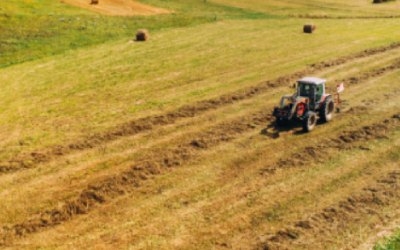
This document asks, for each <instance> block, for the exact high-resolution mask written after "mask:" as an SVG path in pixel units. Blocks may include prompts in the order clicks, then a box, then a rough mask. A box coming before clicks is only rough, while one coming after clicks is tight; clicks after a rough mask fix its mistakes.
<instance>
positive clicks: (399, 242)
mask: <svg viewBox="0 0 400 250" xmlns="http://www.w3.org/2000/svg"><path fill="white" fill-rule="evenodd" d="M398 249H400V229H399V230H397V232H396V233H395V234H394V235H393V236H392V237H390V238H386V239H384V240H382V241H381V242H379V243H378V244H377V245H376V246H375V247H374V250H398Z"/></svg>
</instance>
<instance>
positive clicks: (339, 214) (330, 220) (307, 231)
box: [258, 171, 400, 249]
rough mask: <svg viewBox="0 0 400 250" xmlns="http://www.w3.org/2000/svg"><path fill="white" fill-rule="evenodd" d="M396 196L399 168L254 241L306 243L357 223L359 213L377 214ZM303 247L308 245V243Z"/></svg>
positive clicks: (271, 245) (276, 245)
mask: <svg viewBox="0 0 400 250" xmlns="http://www.w3.org/2000/svg"><path fill="white" fill-rule="evenodd" d="M399 199H400V171H392V172H390V173H389V174H387V175H386V176H385V177H383V178H380V179H379V180H377V181H376V184H375V185H374V186H365V187H364V188H363V189H362V190H361V191H358V192H354V194H353V195H351V196H349V197H348V198H347V199H344V200H342V201H340V202H338V203H336V204H334V205H331V206H329V207H326V208H324V209H323V210H322V211H320V212H319V213H315V214H312V215H310V216H308V217H307V218H304V219H302V220H299V221H297V222H295V223H294V224H293V226H291V227H287V228H284V229H280V230H278V231H277V232H276V233H275V234H274V235H272V236H270V237H269V238H268V239H267V240H266V241H265V242H260V243H258V248H259V249H286V248H287V247H288V246H290V247H295V246H297V247H300V248H301V246H303V247H304V246H305V245H306V244H305V243H304V242H312V240H311V239H312V238H314V237H316V236H319V237H321V235H322V236H323V235H327V234H329V233H332V232H333V233H337V232H338V231H343V230H344V228H345V227H346V225H348V224H350V223H357V221H359V217H360V216H371V215H378V214H379V211H381V210H382V209H384V207H388V206H390V205H392V204H394V203H395V202H398V201H399ZM325 239H326V238H325ZM299 241H302V242H303V243H301V242H299ZM307 246H308V247H310V244H307ZM349 247H350V245H349Z"/></svg>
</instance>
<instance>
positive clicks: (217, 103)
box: [0, 42, 400, 174]
mask: <svg viewBox="0 0 400 250" xmlns="http://www.w3.org/2000/svg"><path fill="white" fill-rule="evenodd" d="M397 48H400V42H397V43H392V44H390V45H389V46H384V47H378V48H373V49H367V50H364V51H361V52H358V53H355V54H352V55H348V56H343V57H340V58H338V59H334V60H330V61H322V62H319V63H315V64H311V65H310V66H309V67H308V68H306V69H304V70H301V71H297V72H295V73H292V74H288V75H286V76H281V77H278V78H277V79H274V80H268V81H265V82H262V83H260V84H258V85H256V86H253V87H249V88H246V89H242V90H239V91H235V92H233V93H229V94H225V95H222V96H219V97H216V98H213V99H209V100H204V101H199V102H197V103H195V104H192V105H185V106H183V107H181V108H178V109H177V110H174V111H171V112H168V113H167V114H164V115H155V116H149V117H144V118H140V119H137V120H133V121H131V122H128V123H125V124H122V125H120V126H118V127H115V128H114V129H111V130H109V131H106V132H104V133H98V134H95V135H91V136H88V137H87V138H85V139H83V140H81V141H76V142H74V143H70V144H68V145H57V146H53V147H50V148H47V149H43V150H41V151H33V152H28V153H21V154H19V155H16V156H14V157H13V158H12V159H10V160H8V161H4V162H0V174H1V173H12V172H16V171H19V170H23V169H28V168H33V167H35V166H36V165H38V164H42V163H46V162H49V161H51V160H52V159H54V158H57V157H60V156H63V155H67V154H70V153H73V152H78V151H81V150H86V149H91V148H95V147H96V146H98V145H101V144H104V143H107V142H111V141H115V140H117V139H119V138H122V137H126V136H133V135H136V134H139V133H142V132H146V131H150V130H152V129H153V128H154V127H157V126H163V125H171V124H174V123H176V122H177V121H178V120H180V119H183V118H191V117H195V116H198V115H200V114H202V113H204V112H206V111H209V110H212V109H217V108H219V107H222V106H225V105H228V104H233V103H236V102H239V101H242V100H245V99H250V98H252V97H254V96H256V95H259V94H261V93H263V92H265V91H268V90H270V89H272V88H278V87H280V86H282V85H285V84H289V83H290V82H292V81H294V80H296V79H298V78H300V77H302V76H304V75H309V74H315V73H317V72H319V71H322V70H324V69H327V68H330V67H334V66H339V65H342V64H345V63H347V62H349V61H351V60H356V59H360V58H365V57H369V56H373V55H377V54H380V53H384V52H387V51H389V50H394V49H397ZM396 68H398V65H397V66H396ZM387 70H389V68H388V69H386V71H387ZM375 71H377V70H375ZM386 71H384V72H386ZM379 74H382V73H379V72H375V73H372V74H369V77H372V76H375V75H379ZM365 77H366V76H365ZM365 77H364V78H360V79H358V78H357V79H350V80H349V81H350V82H352V81H353V82H359V81H361V80H364V79H365Z"/></svg>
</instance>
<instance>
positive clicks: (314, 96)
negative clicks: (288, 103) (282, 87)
mask: <svg viewBox="0 0 400 250" xmlns="http://www.w3.org/2000/svg"><path fill="white" fill-rule="evenodd" d="M325 82H326V80H325V79H321V78H317V77H304V78H302V79H300V80H298V81H297V97H303V98H307V100H308V103H309V105H310V109H315V108H317V107H318V105H319V104H320V102H321V99H322V97H323V96H324V95H325Z"/></svg>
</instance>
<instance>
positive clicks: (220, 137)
mask: <svg viewBox="0 0 400 250" xmlns="http://www.w3.org/2000/svg"><path fill="white" fill-rule="evenodd" d="M271 118H272V116H271V115H270V114H269V112H265V110H263V111H259V112H257V113H254V114H251V115H247V116H245V117H241V118H239V119H235V120H234V121H230V122H224V123H221V124H219V125H216V126H215V127H213V128H210V129H209V130H207V131H204V132H200V133H198V134H196V135H193V139H192V140H190V141H187V142H184V143H181V144H179V145H177V146H174V147H171V148H168V149H165V150H156V151H155V152H154V154H153V155H151V157H146V159H145V160H143V161H141V162H140V161H139V162H138V163H136V164H134V165H133V166H132V167H130V168H129V169H128V170H126V171H123V172H121V173H119V174H116V175H114V176H109V177H106V178H104V179H103V180H100V181H96V183H92V184H89V185H88V187H87V188H85V189H84V190H82V191H81V192H80V194H79V195H78V197H77V198H75V199H71V200H70V201H67V202H65V203H64V205H63V206H61V208H54V209H52V210H46V211H43V212H41V213H40V214H38V215H35V216H33V217H32V218H30V219H28V220H27V221H25V222H22V223H19V224H16V225H12V226H7V227H3V228H0V246H7V245H8V244H10V243H12V240H13V239H14V238H15V237H22V236H24V235H27V234H31V233H35V232H38V231H41V230H44V229H46V228H50V227H53V226H56V225H58V224H61V223H63V222H66V221H69V220H71V219H73V218H74V217H76V216H78V215H81V214H86V213H89V212H90V211H92V210H93V209H95V208H96V207H97V206H98V205H100V204H103V203H107V202H109V201H110V200H112V199H115V198H117V197H119V196H121V195H124V194H126V193H129V192H131V191H132V190H134V189H136V188H137V187H140V186H141V185H142V183H143V182H144V181H146V180H148V179H150V178H153V177H154V176H157V175H161V174H163V173H165V172H166V171H170V170H171V169H173V168H175V167H179V166H182V165H184V164H188V163H189V162H190V161H192V160H195V159H196V158H198V157H199V156H200V155H201V152H202V151H203V150H204V149H210V148H213V147H216V146H218V145H219V144H221V143H226V142H230V141H232V140H234V139H235V138H237V137H238V136H240V135H241V134H243V133H245V132H248V131H251V130H253V129H254V128H255V127H254V124H255V125H258V126H261V125H262V124H264V123H265V121H266V120H268V119H271ZM399 125H400V114H396V115H393V116H391V118H389V119H385V120H383V121H382V122H380V123H374V124H371V125H370V126H364V127H361V128H359V129H356V130H351V131H346V132H343V133H341V134H340V135H339V137H336V136H335V137H334V138H331V139H329V141H326V142H328V143H327V145H328V147H331V148H338V147H341V146H342V145H346V147H349V146H351V145H353V144H357V143H359V142H363V141H369V140H375V139H379V138H382V136H385V135H386V134H387V133H389V132H390V131H392V130H394V129H396V128H398V127H399ZM337 138H339V139H337ZM345 138H351V141H348V140H347V139H345ZM324 141H325V139H324ZM312 143H313V144H314V143H315V142H312ZM310 147H313V146H310ZM310 147H306V148H305V152H306V153H307V152H308V153H309V155H310V157H309V158H306V160H305V161H307V162H313V161H314V157H313V153H311V152H312V151H315V150H312V149H310ZM316 150H320V149H319V148H318V149H316ZM322 150H323V149H322ZM327 157H329V155H326V158H325V159H327ZM292 158H293V157H292V156H288V157H286V158H282V159H280V160H279V162H286V163H285V166H283V165H282V166H281V168H286V167H287V166H288V164H290V163H287V161H288V160H289V159H292ZM149 159H150V160H149ZM307 159H308V160H307ZM293 164H297V163H292V165H293ZM277 165H279V164H277Z"/></svg>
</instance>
